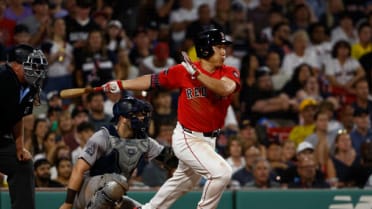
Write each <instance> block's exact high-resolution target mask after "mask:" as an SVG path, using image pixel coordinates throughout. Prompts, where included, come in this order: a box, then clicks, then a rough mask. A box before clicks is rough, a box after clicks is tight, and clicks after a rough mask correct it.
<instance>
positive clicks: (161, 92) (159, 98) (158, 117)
mask: <svg viewBox="0 0 372 209" xmlns="http://www.w3.org/2000/svg"><path fill="white" fill-rule="evenodd" d="M151 104H152V106H153V108H154V110H153V111H152V117H151V123H150V128H149V134H150V135H151V136H156V135H157V134H158V133H156V131H158V130H160V129H159V126H160V124H162V122H161V121H165V120H169V121H175V120H176V118H177V111H176V109H174V108H173V106H172V93H171V92H170V91H169V90H166V89H156V90H154V91H153V92H152V98H151Z"/></svg>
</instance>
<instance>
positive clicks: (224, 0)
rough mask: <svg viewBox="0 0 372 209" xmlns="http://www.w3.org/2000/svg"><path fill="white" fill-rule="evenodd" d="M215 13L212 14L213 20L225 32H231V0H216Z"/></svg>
mask: <svg viewBox="0 0 372 209" xmlns="http://www.w3.org/2000/svg"><path fill="white" fill-rule="evenodd" d="M214 11H215V14H214V15H213V20H214V21H215V22H216V23H218V24H219V25H220V26H221V27H222V28H223V31H224V32H225V34H228V35H230V34H231V32H232V31H231V22H230V14H231V11H232V9H231V0H216V2H215V6H214Z"/></svg>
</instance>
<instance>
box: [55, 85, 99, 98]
mask: <svg viewBox="0 0 372 209" xmlns="http://www.w3.org/2000/svg"><path fill="white" fill-rule="evenodd" d="M100 91H103V88H102V87H101V86H99V87H86V88H73V89H64V90H62V91H61V92H60V93H59V95H60V96H61V98H62V99H70V98H74V97H78V96H81V95H83V94H86V93H91V92H100Z"/></svg>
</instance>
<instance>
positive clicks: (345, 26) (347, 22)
mask: <svg viewBox="0 0 372 209" xmlns="http://www.w3.org/2000/svg"><path fill="white" fill-rule="evenodd" d="M357 39H358V35H357V31H356V30H355V28H354V23H353V19H352V18H351V16H350V14H348V13H347V12H343V13H342V14H340V15H339V23H338V24H337V25H336V27H334V28H333V29H332V32H331V41H332V43H336V42H338V41H340V40H344V41H346V42H347V43H349V44H350V45H352V44H355V43H356V42H357ZM349 53H351V50H350V51H349Z"/></svg>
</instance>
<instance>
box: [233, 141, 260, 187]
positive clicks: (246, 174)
mask: <svg viewBox="0 0 372 209" xmlns="http://www.w3.org/2000/svg"><path fill="white" fill-rule="evenodd" d="M259 157H260V150H259V149H258V148H257V147H255V146H251V147H248V148H246V149H245V151H244V158H245V166H244V167H243V168H241V169H239V170H237V171H236V172H235V173H233V175H232V179H231V180H232V185H236V186H238V187H243V186H245V185H246V183H248V182H250V181H253V173H252V166H253V162H254V161H255V160H256V159H257V158H259Z"/></svg>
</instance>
